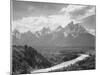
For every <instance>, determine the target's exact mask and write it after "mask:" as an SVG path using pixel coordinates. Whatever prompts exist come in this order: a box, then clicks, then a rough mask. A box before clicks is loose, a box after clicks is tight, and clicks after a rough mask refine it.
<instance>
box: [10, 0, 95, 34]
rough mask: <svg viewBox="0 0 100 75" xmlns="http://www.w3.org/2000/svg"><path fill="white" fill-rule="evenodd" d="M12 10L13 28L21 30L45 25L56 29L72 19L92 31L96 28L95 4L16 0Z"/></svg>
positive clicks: (37, 28) (36, 28) (39, 27)
mask: <svg viewBox="0 0 100 75" xmlns="http://www.w3.org/2000/svg"><path fill="white" fill-rule="evenodd" d="M12 12H13V14H12V30H14V29H17V30H19V31H20V32H27V31H32V32H35V31H38V30H41V29H42V28H43V27H50V29H51V30H54V29H55V28H56V27H58V26H60V25H61V26H62V27H64V26H66V25H67V24H68V23H69V22H71V21H74V22H75V23H77V22H79V23H82V25H83V26H84V27H86V29H87V30H88V31H90V32H91V33H94V32H95V28H96V21H95V20H96V14H95V6H85V5H72V4H58V3H44V2H27V1H26V2H25V1H15V0H14V1H13V2H12Z"/></svg>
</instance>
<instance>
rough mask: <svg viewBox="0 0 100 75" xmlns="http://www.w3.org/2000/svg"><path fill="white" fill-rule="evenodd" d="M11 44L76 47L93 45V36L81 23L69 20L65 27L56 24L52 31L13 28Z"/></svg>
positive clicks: (46, 28) (45, 28)
mask: <svg viewBox="0 0 100 75" xmlns="http://www.w3.org/2000/svg"><path fill="white" fill-rule="evenodd" d="M12 44H13V45H26V44H27V45H29V46H46V47H53V46H59V47H78V46H95V36H94V35H92V34H90V33H89V32H88V31H87V30H86V29H85V27H84V26H83V25H82V24H81V23H76V24H74V23H73V22H70V23H69V24H68V25H66V26H65V27H62V26H58V27H57V28H56V29H55V30H54V31H51V30H50V28H49V27H44V28H43V29H42V30H40V31H36V32H35V33H32V32H31V31H28V32H25V33H20V32H19V31H18V30H14V31H13V34H12Z"/></svg>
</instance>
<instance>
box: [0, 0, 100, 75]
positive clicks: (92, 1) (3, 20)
mask: <svg viewBox="0 0 100 75" xmlns="http://www.w3.org/2000/svg"><path fill="white" fill-rule="evenodd" d="M31 1H32V0H31ZM33 1H41V2H44V1H46V2H56V3H71V4H85V5H96V15H97V16H96V19H97V20H96V21H97V22H96V23H97V24H96V52H97V53H96V54H97V64H96V65H97V69H96V70H87V71H69V72H55V73H41V74H31V75H66V74H70V75H85V74H86V75H98V74H99V73H100V72H99V71H100V48H99V44H100V43H99V42H100V29H99V28H100V21H99V20H100V2H99V1H100V0H33ZM0 60H1V61H0V75H10V73H9V72H10V0H0Z"/></svg>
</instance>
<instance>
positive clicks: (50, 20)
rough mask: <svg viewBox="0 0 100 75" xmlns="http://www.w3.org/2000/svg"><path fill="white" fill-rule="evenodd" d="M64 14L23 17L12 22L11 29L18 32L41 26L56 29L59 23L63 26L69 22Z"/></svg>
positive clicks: (37, 29) (40, 27)
mask: <svg viewBox="0 0 100 75" xmlns="http://www.w3.org/2000/svg"><path fill="white" fill-rule="evenodd" d="M69 21H70V20H69V18H66V16H65V15H50V16H47V17H45V16H39V17H24V18H22V19H19V20H15V21H13V22H12V25H13V26H12V30H14V29H17V30H19V31H20V32H27V31H29V30H30V31H32V32H35V31H39V30H41V29H42V28H43V27H49V28H50V29H51V30H54V29H56V28H57V27H58V26H59V25H62V26H65V25H66V24H68V22H69Z"/></svg>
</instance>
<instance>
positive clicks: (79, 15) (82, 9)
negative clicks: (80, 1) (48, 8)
mask: <svg viewBox="0 0 100 75" xmlns="http://www.w3.org/2000/svg"><path fill="white" fill-rule="evenodd" d="M60 12H62V13H64V14H65V15H66V16H70V19H74V20H77V21H78V20H82V19H83V18H86V17H88V16H90V15H94V14H95V7H94V6H84V5H69V6H67V7H64V8H62V9H61V11H60Z"/></svg>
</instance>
